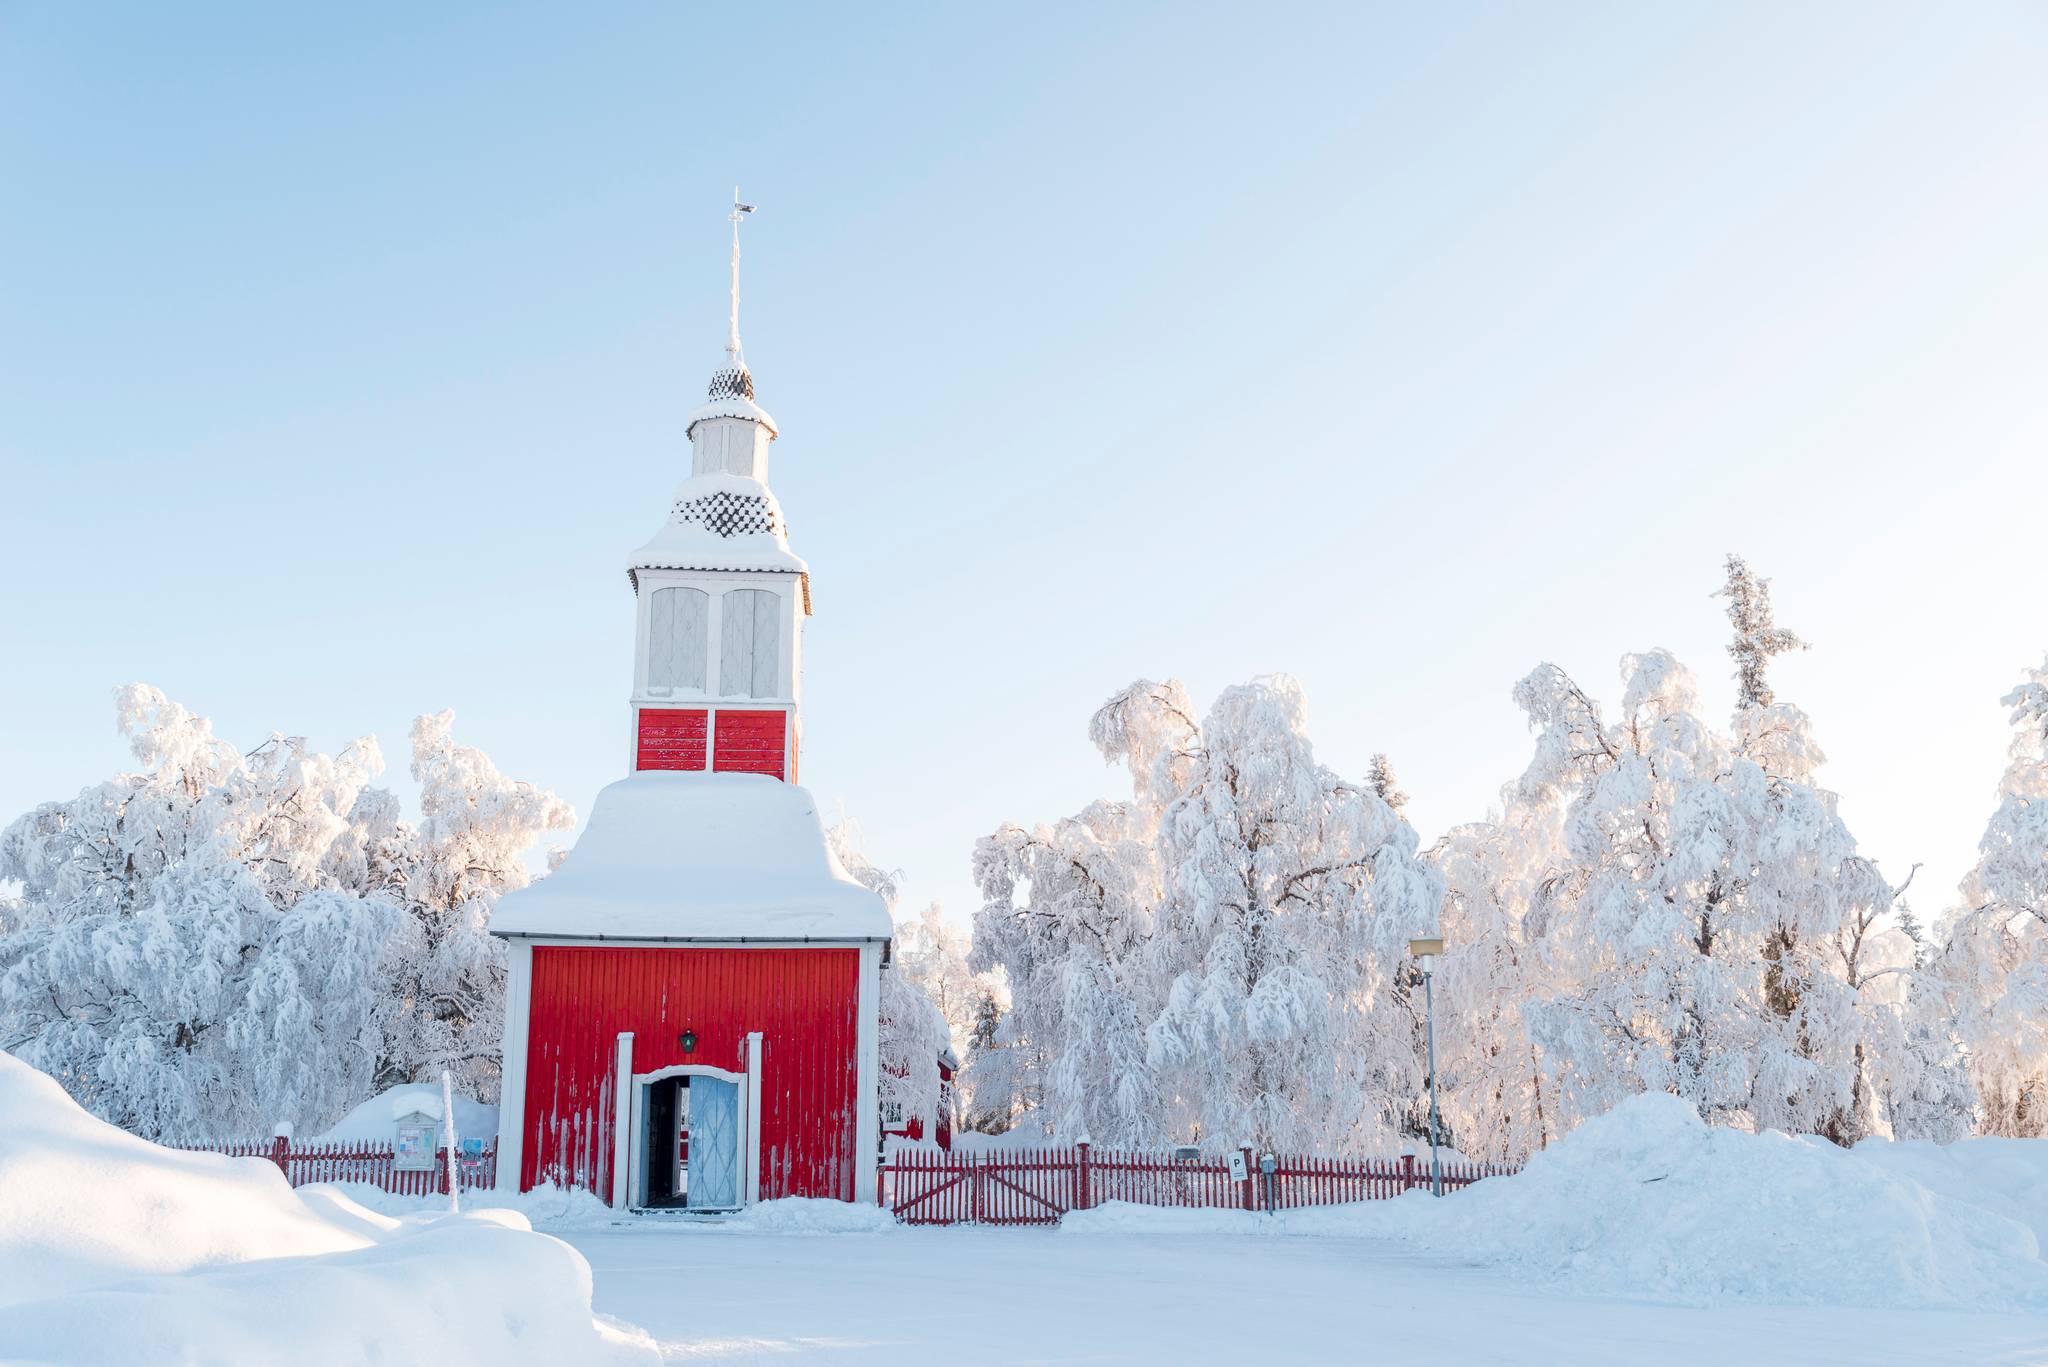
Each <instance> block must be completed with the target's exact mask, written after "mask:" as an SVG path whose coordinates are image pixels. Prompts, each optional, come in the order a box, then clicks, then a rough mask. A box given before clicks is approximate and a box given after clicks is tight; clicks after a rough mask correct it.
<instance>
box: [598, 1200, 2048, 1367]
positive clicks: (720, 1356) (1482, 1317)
mask: <svg viewBox="0 0 2048 1367" xmlns="http://www.w3.org/2000/svg"><path fill="white" fill-rule="evenodd" d="M562 1237H563V1238H565V1239H567V1240H568V1241H569V1242H570V1243H572V1244H574V1245H575V1246H576V1247H577V1248H578V1249H580V1250H581V1251H582V1252H583V1255H584V1256H585V1257H586V1258H588V1259H589V1260H590V1265H591V1269H592V1271H593V1273H594V1274H595V1276H596V1295H595V1304H596V1306H597V1308H598V1309H599V1310H600V1311H603V1312H605V1313H607V1314H611V1315H615V1316H618V1317H619V1318H621V1319H625V1320H629V1321H631V1322H632V1323H634V1324H637V1325H639V1326H640V1327H641V1328H643V1329H645V1330H647V1331H648V1332H649V1333H651V1334H652V1335H653V1336H654V1337H655V1339H656V1340H657V1342H658V1343H659V1344H660V1346H661V1350H662V1353H663V1355H664V1357H665V1359H666V1360H667V1361H670V1362H681V1363H763V1364H769V1363H772V1364H787V1365H788V1367H797V1364H803V1363H817V1364H820V1367H824V1365H826V1364H830V1365H831V1367H840V1365H841V1364H845V1365H846V1367H852V1365H853V1364H869V1363H887V1364H891V1367H906V1364H924V1363H975V1364H983V1365H986V1367H995V1365H996V1364H1006V1363H1016V1364H1023V1363H1145V1364H1150V1363H1160V1364H1165V1363H1173V1364H1181V1365H1182V1367H1186V1365H1187V1364H1199V1363H1230V1364H1241V1365H1242V1367H1259V1365H1260V1364H1295V1363H1304V1364H1305V1363H1318V1364H1329V1363H1375V1364H1379V1363H1385V1364H1399V1363H1417V1364H1422V1363H1427V1364H1430V1367H1447V1365H1458V1367H1463V1365H1464V1364H1480V1363H1559V1364H1565V1363H1569V1364H1580V1365H1583V1367H1592V1365H1593V1364H1609V1363H1611V1364H1616V1365H1617V1367H1620V1365H1621V1364H1626V1365H1627V1367H1651V1364H1662V1363H1730V1362H1741V1363H1745V1364H1777V1363H1784V1364H1793V1363H1798V1364H1816V1363H1828V1364H1871V1365H1872V1367H1878V1365H1880V1364H1916V1367H1918V1365H1924V1364H1937V1363H1944V1364H1945V1363H1971V1364H1981V1365H1982V1367H1997V1365H1998V1364H2013V1365H2014V1367H2017V1364H2022V1363H2027V1364H2038V1363H2041V1362H2044V1361H2048V1316H2044V1315H2042V1314H2039V1313H2022V1312H2017V1311H2005V1312H1985V1311H1961V1310H1888V1309H1867V1308H1866V1309H1845V1308H1841V1307H1823V1306H1761V1305H1734V1306H1725V1305H1724V1306H1716V1307H1689V1306H1677V1305H1670V1304H1659V1303H1655V1302H1650V1301H1644V1300H1632V1299H1627V1298H1622V1297H1596V1296H1581V1295H1572V1294H1567V1293H1561V1292H1557V1291H1554V1290H1548V1289H1544V1288H1541V1287H1536V1286H1532V1285H1530V1284H1527V1283H1521V1282H1516V1281H1511V1280H1509V1279H1508V1278H1507V1277H1506V1276H1504V1275H1502V1274H1500V1273H1497V1272H1492V1271H1487V1270H1484V1269H1480V1268H1475V1267H1471V1266H1468V1265H1460V1264H1458V1263H1457V1262H1455V1261H1452V1260H1450V1259H1447V1258H1441V1257H1435V1256H1430V1255H1418V1254H1417V1253H1415V1252H1414V1251H1413V1250H1412V1249H1411V1248H1409V1247H1407V1246H1405V1245H1402V1244H1398V1243H1395V1242H1393V1241H1391V1240H1384V1239H1366V1238H1273V1237H1260V1236H1257V1235H1250V1234H1216V1233H1196V1234H1091V1233H1078V1232H1073V1231H1069V1230H1063V1229H970V1228H960V1229H910V1230H900V1231H895V1232H891V1233H886V1234H880V1235H823V1236H820V1235H796V1234H784V1235H773V1234H761V1233H755V1232H752V1231H744V1232H743V1231H735V1230H720V1229H715V1228H713V1229H689V1228H678V1227H673V1226H664V1227H661V1228H653V1229H650V1228H635V1229H630V1230H595V1229H580V1230H573V1231H567V1232H564V1233H563V1234H562Z"/></svg>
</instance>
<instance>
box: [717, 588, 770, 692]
mask: <svg viewBox="0 0 2048 1367" xmlns="http://www.w3.org/2000/svg"><path fill="white" fill-rule="evenodd" d="M781 601H782V600H781V599H780V598H779V597H778V596H777V595H775V594H773V593H770V592H769V591H768V590H766V589H734V590H732V591H731V592H729V593H727V594H726V595H725V598H724V600H723V602H722V603H721V605H720V608H719V611H720V612H721V613H722V614H723V616H724V622H725V625H724V628H723V630H722V631H721V632H720V633H719V638H718V651H719V653H718V691H719V693H720V694H721V695H723V696H724V697H728V698H772V697H775V696H776V688H775V674H776V665H777V664H778V663H779V657H780V655H781V645H782V632H781V630H780V629H779V618H780V617H781V613H780V612H779V611H777V609H778V608H779V607H780V605H781Z"/></svg>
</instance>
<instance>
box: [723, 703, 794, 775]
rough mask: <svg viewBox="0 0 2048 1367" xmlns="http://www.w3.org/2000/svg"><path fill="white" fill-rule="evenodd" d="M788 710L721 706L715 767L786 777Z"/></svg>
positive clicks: (732, 772)
mask: <svg viewBox="0 0 2048 1367" xmlns="http://www.w3.org/2000/svg"><path fill="white" fill-rule="evenodd" d="M788 718H789V714H788V713H786V712H757V711H734V710H733V709H732V708H729V707H721V708H719V709H718V751H717V753H716V755H714V756H713V758H712V761H711V767H712V768H713V769H715V770H717V771H718V772H719V773H722V774H767V775H768V776H770V777H771V778H781V777H782V756H783V749H784V746H783V735H784V730H783V728H784V727H785V726H786V725H787V723H788Z"/></svg>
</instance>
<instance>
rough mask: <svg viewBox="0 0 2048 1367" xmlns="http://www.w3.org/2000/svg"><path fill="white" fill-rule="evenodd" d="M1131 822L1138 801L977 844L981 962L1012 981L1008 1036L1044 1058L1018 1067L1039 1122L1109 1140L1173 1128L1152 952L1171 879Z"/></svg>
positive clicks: (1028, 1056) (1137, 1138) (975, 962)
mask: <svg viewBox="0 0 2048 1367" xmlns="http://www.w3.org/2000/svg"><path fill="white" fill-rule="evenodd" d="M1130 819H1131V814H1130V810H1129V808H1127V807H1126V806H1125V805H1124V804H1119V803H1112V802H1097V803H1093V804H1091V805H1090V806H1088V807H1087V808H1086V809H1084V810H1083V811H1082V812H1081V813H1080V814H1079V815H1078V816H1073V817H1068V818H1065V819H1063V820H1061V821H1058V822H1055V823H1053V824H1052V825H1049V826H1038V827H1035V828H1033V829H1030V830H1026V829H1025V828H1024V827H1022V826H1017V825H1006V826H1004V827H1002V828H1001V829H1000V830H998V831H996V832H995V833H994V834H992V835H987V836H984V837H982V838H981V840H980V841H978V842H977V843H976V845H975V849H974V874H975V880H976V881H977V882H978V883H979V884H980V885H981V892H982V898H983V905H982V910H981V911H980V913H979V914H978V915H977V916H976V917H975V922H974V949H973V954H972V957H971V959H970V963H971V964H972V966H973V968H974V969H975V970H976V971H977V972H982V973H993V972H1000V973H1002V974H1003V975H1004V976H1005V977H1007V979H1008V981H1009V983H1010V1010H1009V1012H1008V1014H1007V1016H1006V1017H1005V1022H1004V1025H1005V1033H1006V1040H1005V1043H1006V1045H1007V1047H1008V1048H1010V1049H1013V1050H1017V1051H1019V1052H1020V1053H1021V1054H1022V1055H1023V1059H1020V1060H1014V1061H1018V1062H1022V1061H1023V1060H1030V1062H1031V1065H1032V1066H1030V1067H1028V1068H1025V1069H1020V1070H1017V1071H1018V1072H1019V1075H1020V1076H1024V1075H1028V1076H1029V1077H1030V1078H1031V1080H1032V1082H1033V1084H1034V1090H1035V1093H1036V1097H1035V1099H1036V1102H1037V1105H1036V1108H1035V1111H1034V1115H1033V1119H1034V1120H1035V1122H1036V1123H1037V1124H1039V1125H1041V1126H1042V1127H1043V1128H1044V1129H1045V1130H1046V1131H1047V1132H1048V1133H1050V1134H1055V1135H1060V1136H1064V1137H1067V1138H1080V1137H1082V1136H1087V1137H1090V1138H1092V1139H1094V1140H1095V1141H1096V1142H1097V1143H1102V1144H1141V1143H1142V1144H1150V1143H1153V1142H1155V1141H1156V1140H1157V1138H1158V1137H1159V1133H1160V1131H1159V1125H1160V1116H1159V1110H1158V1102H1157V1096H1156V1093H1155V1092H1154V1091H1153V1088H1152V1085H1151V1076H1150V1070H1149V1068H1148V1066H1147V1064H1146V1062H1145V1024H1146V1022H1147V1020H1148V1019H1149V1011H1150V1008H1151V1004H1152V1000H1153V994H1152V992H1151V991H1150V987H1149V981H1148V979H1147V976H1146V968H1145V965H1144V964H1143V963H1142V962H1141V955H1140V950H1141V949H1142V947H1143V945H1144V943H1145V937H1146V935H1147V934H1148V933H1149V930H1150V925H1151V922H1150V913H1151V908H1152V906H1153V905H1155V904H1156V901H1157V897H1158V881H1157V872H1156V869H1155V868H1153V867H1152V865H1151V864H1150V862H1149V859H1148V856H1147V853H1146V848H1147V846H1146V842H1144V841H1143V840H1141V839H1138V838H1137V837H1136V836H1135V835H1134V834H1133V832H1132V829H1131V826H1130ZM1136 880H1143V885H1142V886H1140V885H1139V884H1138V882H1137V881H1136ZM1026 1099H1027V1098H1025V1097H1024V1096H1022V1095H1021V1094H1020V1095H1018V1100H1020V1101H1023V1100H1026Z"/></svg>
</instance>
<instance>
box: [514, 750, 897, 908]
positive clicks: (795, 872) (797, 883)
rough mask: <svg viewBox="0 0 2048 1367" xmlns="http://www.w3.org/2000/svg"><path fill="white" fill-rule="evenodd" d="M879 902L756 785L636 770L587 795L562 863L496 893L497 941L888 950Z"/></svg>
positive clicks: (804, 800) (815, 829)
mask: <svg viewBox="0 0 2048 1367" xmlns="http://www.w3.org/2000/svg"><path fill="white" fill-rule="evenodd" d="M894 930H895V927H894V925H893V923H892V922H891V921H890V919H889V912H888V909H887V908H886V907H884V906H883V905H882V899H881V898H880V897H878V896H876V895H875V893H874V892H873V891H871V890H870V889H868V888H865V887H862V886H861V885H860V884H858V883H856V882H854V881H852V880H851V879H849V878H847V877H846V875H845V873H844V871H843V870H841V869H840V867H839V865H838V863H837V861H836V860H834V859H833V857H832V853H831V849H830V846H829V845H828V844H827V843H826V840H825V830H824V826H823V824H822V823H821V822H820V821H819V819H818V810H817V803H816V801H815V800H814V799H813V798H812V797H811V795H810V794H809V793H808V792H807V791H805V790H804V789H802V788H799V787H797V786H796V785H794V784H789V783H784V782H782V781H781V780H780V779H774V778H769V777H767V776H765V775H760V774H731V773H724V774H720V773H710V774H706V773H677V772H659V773H641V774H635V775H633V776H632V777H630V778H625V779H621V780H619V781H618V782H616V783H613V784H611V785H609V786H608V787H606V788H605V789H604V791H602V792H600V793H599V794H598V795H597V801H596V803H595V804H594V805H593V806H592V808H591V812H590V819H589V821H588V823H587V824H586V825H585V827H584V830H583V834H582V836H581V838H579V839H578V840H577V842H576V847H575V849H573V850H571V851H570V853H569V857H568V858H567V859H565V860H564V861H563V863H562V866H561V867H560V868H559V869H557V870H556V871H555V872H554V873H552V874H550V875H549V876H547V877H546V878H543V879H541V880H539V881H538V882H536V883H534V884H533V885H532V886H530V887H526V888H521V889H519V890H517V891H515V892H510V893H507V894H506V895H505V896H504V897H503V898H501V899H500V900H499V902H498V905H497V907H496V908H495V909H494V910H493V911H492V913H491V924H490V931H491V933H492V934H493V935H497V936H499V937H500V938H503V939H514V938H518V939H561V940H589V941H630V940H638V941H650V942H660V941H692V942H704V943H710V942H724V943H728V944H747V943H766V942H770V941H780V942H785V943H799V944H803V943H838V944H856V943H864V942H881V941H885V940H888V939H890V938H891V937H892V936H893V934H894Z"/></svg>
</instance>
